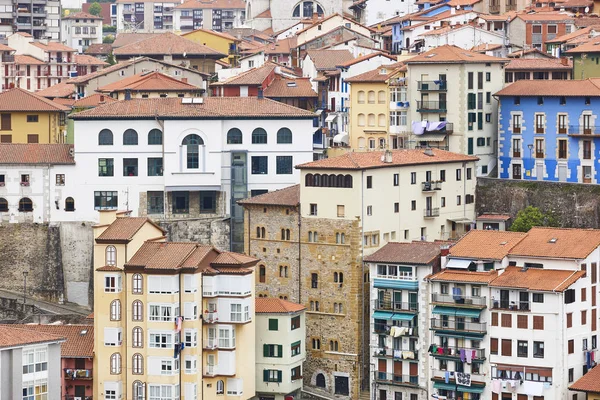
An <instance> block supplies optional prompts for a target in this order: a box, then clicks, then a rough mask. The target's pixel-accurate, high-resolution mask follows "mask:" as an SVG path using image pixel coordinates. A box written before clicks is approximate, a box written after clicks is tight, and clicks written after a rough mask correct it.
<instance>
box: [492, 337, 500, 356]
mask: <svg viewBox="0 0 600 400" xmlns="http://www.w3.org/2000/svg"><path fill="white" fill-rule="evenodd" d="M490 354H498V339H496V338H490Z"/></svg>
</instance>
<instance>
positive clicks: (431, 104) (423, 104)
mask: <svg viewBox="0 0 600 400" xmlns="http://www.w3.org/2000/svg"><path fill="white" fill-rule="evenodd" d="M447 110H448V102H446V101H417V111H419V112H420V111H447Z"/></svg>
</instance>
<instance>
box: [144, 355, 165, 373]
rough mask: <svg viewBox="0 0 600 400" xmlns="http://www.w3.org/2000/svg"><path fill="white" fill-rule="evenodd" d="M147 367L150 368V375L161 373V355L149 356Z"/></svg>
mask: <svg viewBox="0 0 600 400" xmlns="http://www.w3.org/2000/svg"><path fill="white" fill-rule="evenodd" d="M147 360H148V361H147V362H148V365H147V368H148V375H160V374H161V371H160V367H161V361H162V358H160V357H148V358H147Z"/></svg>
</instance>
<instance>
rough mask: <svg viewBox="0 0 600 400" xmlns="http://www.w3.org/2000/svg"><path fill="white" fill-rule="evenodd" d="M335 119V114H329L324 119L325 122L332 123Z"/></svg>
mask: <svg viewBox="0 0 600 400" xmlns="http://www.w3.org/2000/svg"><path fill="white" fill-rule="evenodd" d="M337 117H338V116H337V114H329V115H328V116H327V118H325V122H333V121H335V119H336V118H337Z"/></svg>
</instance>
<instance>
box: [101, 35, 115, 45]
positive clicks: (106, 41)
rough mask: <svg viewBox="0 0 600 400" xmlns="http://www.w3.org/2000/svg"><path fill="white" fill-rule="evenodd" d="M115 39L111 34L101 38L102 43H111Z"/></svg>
mask: <svg viewBox="0 0 600 400" xmlns="http://www.w3.org/2000/svg"><path fill="white" fill-rule="evenodd" d="M114 41H115V37H114V36H113V35H106V36H104V37H103V38H102V43H108V44H111V43H113V42H114Z"/></svg>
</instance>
